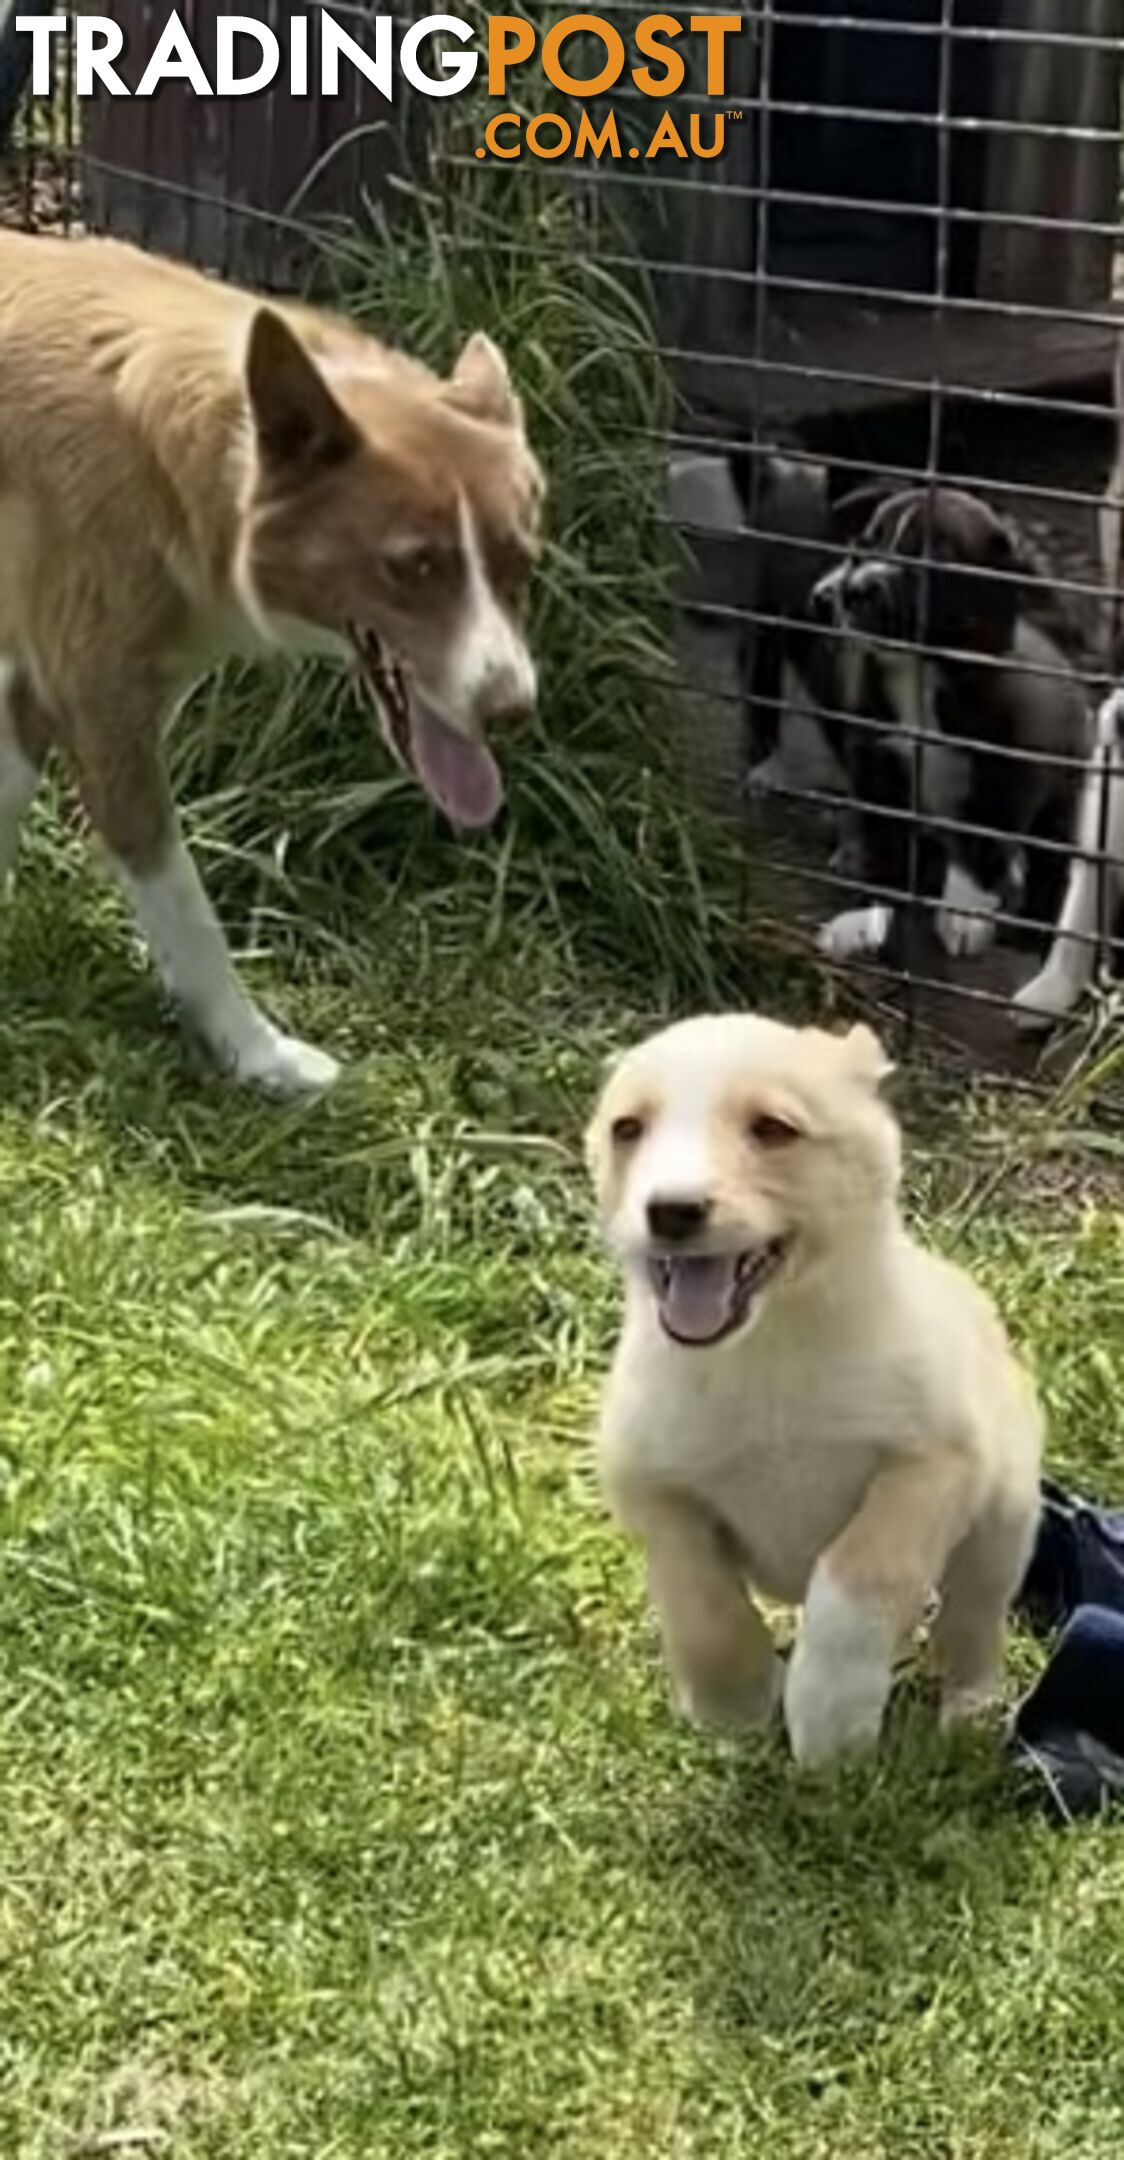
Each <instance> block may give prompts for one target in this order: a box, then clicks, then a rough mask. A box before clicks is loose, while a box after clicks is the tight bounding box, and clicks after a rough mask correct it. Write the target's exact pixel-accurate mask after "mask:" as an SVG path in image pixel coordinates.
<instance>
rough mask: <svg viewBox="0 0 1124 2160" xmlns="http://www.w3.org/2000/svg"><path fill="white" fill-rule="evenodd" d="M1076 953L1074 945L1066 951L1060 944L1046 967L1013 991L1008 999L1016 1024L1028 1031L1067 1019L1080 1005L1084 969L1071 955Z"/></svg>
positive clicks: (1083, 984) (1040, 1028)
mask: <svg viewBox="0 0 1124 2160" xmlns="http://www.w3.org/2000/svg"><path fill="white" fill-rule="evenodd" d="M1075 953H1077V948H1076V947H1071V948H1069V950H1068V951H1067V949H1066V947H1065V946H1064V945H1062V946H1061V947H1060V949H1058V950H1056V951H1055V952H1054V953H1052V954H1051V956H1050V958H1049V960H1048V961H1047V962H1046V965H1045V967H1044V968H1042V969H1041V970H1040V971H1039V973H1038V974H1037V975H1035V976H1034V977H1033V978H1032V980H1031V981H1030V982H1028V983H1024V984H1023V987H1022V989H1021V990H1018V991H1016V993H1015V996H1014V997H1013V999H1012V1000H1011V1003H1012V1007H1013V1010H1014V1015H1015V1025H1016V1026H1017V1027H1019V1028H1022V1029H1023V1030H1025V1032H1026V1033H1027V1034H1033V1033H1035V1032H1036V1031H1039V1030H1043V1029H1045V1028H1048V1027H1051V1026H1052V1025H1053V1024H1054V1022H1055V1021H1057V1020H1068V1018H1069V1016H1070V1014H1071V1013H1072V1012H1073V1011H1074V1010H1075V1009H1076V1007H1077V1006H1078V1005H1079V1004H1080V1002H1081V997H1082V994H1083V992H1084V989H1085V971H1084V969H1083V968H1082V967H1081V964H1080V958H1079V957H1078V958H1077V959H1076V961H1074V959H1072V958H1071V954H1075Z"/></svg>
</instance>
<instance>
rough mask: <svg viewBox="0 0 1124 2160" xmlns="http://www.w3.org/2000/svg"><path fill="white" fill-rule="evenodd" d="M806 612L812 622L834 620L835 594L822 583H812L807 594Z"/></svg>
mask: <svg viewBox="0 0 1124 2160" xmlns="http://www.w3.org/2000/svg"><path fill="white" fill-rule="evenodd" d="M808 613H809V615H810V616H811V619H812V621H813V622H814V623H826V624H831V623H833V622H834V621H835V594H834V592H831V591H829V590H828V589H827V588H826V587H825V586H823V585H813V587H812V590H811V592H810V593H809V595H808Z"/></svg>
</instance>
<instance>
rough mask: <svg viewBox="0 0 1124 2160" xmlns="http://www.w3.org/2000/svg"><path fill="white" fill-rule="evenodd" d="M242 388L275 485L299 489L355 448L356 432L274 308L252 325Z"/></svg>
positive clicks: (262, 311)
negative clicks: (306, 481) (244, 384)
mask: <svg viewBox="0 0 1124 2160" xmlns="http://www.w3.org/2000/svg"><path fill="white" fill-rule="evenodd" d="M246 390H247V394H248V396H249V400H250V412H251V415H252V417H253V422H254V429H255V432H256V434H257V439H258V445H259V448H260V450H261V454H262V461H263V464H264V466H265V468H266V469H267V471H268V473H269V475H270V478H271V479H272V480H273V481H274V482H278V483H281V484H287V485H290V486H296V485H299V483H300V482H301V481H303V480H310V479H312V478H313V476H314V475H315V474H317V473H320V472H325V471H327V470H328V468H329V467H330V466H333V465H339V464H342V462H343V460H344V459H345V458H347V457H350V456H351V454H352V452H353V451H354V450H357V449H358V447H359V431H358V429H357V428H356V427H355V426H354V425H353V423H352V422H351V421H350V420H349V419H348V417H347V414H346V413H345V412H344V410H343V408H342V406H340V405H338V404H337V403H336V400H335V398H334V397H333V396H332V393H331V391H330V390H329V388H328V385H327V383H326V382H325V380H324V377H323V376H322V374H321V373H320V370H319V368H318V367H317V365H316V363H315V361H314V360H313V358H312V356H311V354H310V353H308V352H306V351H305V348H304V346H303V345H302V344H301V342H300V339H299V338H298V337H296V336H295V335H294V333H293V331H292V330H290V328H289V325H288V323H287V322H285V321H284V320H283V318H282V317H281V316H280V315H278V314H276V313H275V312H274V310H273V309H272V308H268V307H263V308H259V309H258V312H257V314H256V315H255V316H254V319H253V322H252V323H251V324H250V336H249V342H248V344H247V347H246Z"/></svg>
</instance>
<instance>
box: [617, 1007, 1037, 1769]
mask: <svg viewBox="0 0 1124 2160" xmlns="http://www.w3.org/2000/svg"><path fill="white" fill-rule="evenodd" d="M889 1069H890V1068H889V1067H888V1065H887V1062H886V1059H885V1056H884V1054H883V1052H882V1050H881V1048H880V1046H879V1044H878V1042H877V1040H876V1038H875V1037H874V1036H873V1035H872V1034H871V1033H870V1031H869V1029H867V1028H864V1027H856V1028H853V1029H852V1030H851V1032H850V1034H848V1035H845V1036H836V1035H830V1034H826V1033H823V1032H821V1031H820V1030H819V1029H817V1028H803V1029H796V1028H789V1027H782V1026H780V1025H778V1024H777V1023H776V1022H774V1021H771V1020H763V1019H757V1018H750V1017H744V1016H740V1015H732V1014H731V1015H725V1016H716V1017H709V1018H702V1019H697V1020H689V1021H685V1022H683V1023H682V1024H681V1025H679V1026H676V1027H672V1028H669V1029H667V1030H666V1032H665V1033H663V1034H660V1035H657V1036H655V1037H654V1038H653V1039H652V1040H650V1041H649V1042H646V1043H644V1044H642V1045H641V1046H640V1047H639V1048H638V1049H635V1050H633V1051H631V1052H630V1053H628V1054H627V1055H626V1056H625V1057H624V1058H623V1059H622V1060H621V1062H620V1064H619V1065H618V1066H617V1068H616V1070H615V1071H614V1072H613V1074H612V1076H611V1078H610V1079H609V1081H608V1084H607V1086H606V1089H605V1092H604V1095H603V1097H602V1100H601V1102H600V1105H599V1107H598V1109H597V1112H596V1115H595V1117H594V1120H593V1124H592V1127H591V1129H590V1134H589V1157H590V1162H591V1166H592V1171H593V1176H594V1180H595V1183H596V1187H597V1193H598V1199H599V1203H600V1210H601V1216H602V1220H603V1224H604V1229H605V1232H606V1235H607V1238H608V1241H609V1244H610V1247H611V1248H612V1250H613V1252H614V1253H615V1255H616V1256H617V1258H618V1259H619V1261H620V1263H621V1265H622V1267H623V1270H624V1276H625V1285H626V1297H627V1304H626V1313H625V1321H624V1329H623V1333H622V1335H621V1338H620V1342H619V1345H618V1348H617V1353H616V1358H615V1362H614V1365H613V1370H612V1374H611V1377H610V1380H609V1383H608V1388H607V1392H606V1397H605V1404H604V1413H603V1419H602V1426H601V1436H600V1459H601V1468H602V1474H603V1478H604V1483H605V1487H606V1490H607V1493H608V1497H609V1500H610V1502H611V1504H612V1506H613V1508H614V1510H615V1512H616V1514H617V1516H618V1518H619V1520H620V1521H621V1523H622V1524H623V1525H624V1526H625V1527H626V1528H627V1529H629V1530H630V1531H632V1532H634V1533H635V1534H636V1535H637V1536H639V1537H640V1538H641V1539H642V1540H643V1542H644V1544H645V1546H646V1547H647V1556H648V1568H649V1582H650V1588H651V1595H652V1599H653V1602H654V1604H655V1608H656V1612H657V1614H658V1617H659V1621H660V1625H661V1628H662V1631H663V1636H664V1641H665V1646H666V1651H667V1657H668V1662H669V1665H670V1668H671V1674H672V1678H673V1682H674V1686H675V1689H676V1693H677V1696H678V1699H679V1701H680V1704H681V1706H682V1707H683V1708H684V1709H685V1710H686V1711H687V1712H688V1714H689V1715H691V1716H692V1717H694V1718H696V1719H697V1720H699V1721H701V1722H704V1723H711V1722H714V1723H718V1724H721V1725H750V1724H754V1723H756V1722H759V1721H761V1720H764V1719H766V1718H767V1717H768V1716H769V1715H770V1713H771V1711H772V1709H773V1707H774V1705H775V1703H776V1702H777V1701H778V1699H779V1698H780V1697H781V1695H782V1693H783V1700H784V1710H785V1717H786V1720H787V1725H788V1731H789V1735H790V1738H791V1742H792V1746H793V1750H794V1752H795V1754H796V1756H797V1759H798V1760H799V1761H801V1762H808V1763H815V1762H820V1761H822V1760H826V1759H827V1758H829V1757H831V1756H833V1755H835V1754H836V1753H837V1752H838V1751H840V1750H842V1749H844V1748H849V1747H851V1746H853V1745H855V1744H858V1743H868V1742H871V1741H873V1740H874V1739H875V1738H876V1736H877V1734H878V1733H879V1731H880V1728H881V1723H882V1716H883V1712H884V1709H885V1706H886V1702H887V1699H888V1696H889V1693H890V1686H891V1677H892V1671H893V1665H894V1660H895V1655H896V1653H897V1650H898V1648H899V1645H900V1644H901V1642H902V1639H903V1637H904V1636H905V1635H906V1634H907V1633H908V1631H909V1630H910V1629H911V1628H912V1627H913V1626H914V1625H915V1624H916V1623H917V1622H918V1621H919V1620H920V1619H921V1618H922V1616H923V1614H924V1612H925V1609H926V1606H927V1603H928V1601H929V1599H930V1598H931V1596H932V1594H933V1593H934V1592H935V1591H939V1593H940V1597H941V1606H940V1613H939V1617H938V1619H937V1621H936V1626H935V1631H934V1635H935V1648H936V1653H937V1658H938V1662H939V1664H940V1668H941V1674H942V1684H943V1706H944V1713H945V1715H946V1716H947V1717H950V1718H954V1717H956V1716H957V1715H958V1714H962V1713H965V1712H967V1711H970V1710H971V1709H972V1708H974V1707H975V1706H977V1705H979V1704H980V1703H982V1702H984V1701H987V1700H989V1699H990V1697H991V1696H992V1694H993V1692H994V1690H995V1688H996V1685H997V1681H998V1678H999V1671H1000V1658H1001V1652H1002V1643H1003V1634H1004V1623H1005V1617H1006V1613H1007V1608H1008V1605H1009V1602H1010V1600H1011V1598H1012V1596H1013V1595H1014V1592H1015V1591H1016V1589H1017V1587H1018V1585H1019V1582H1020V1580H1021V1578H1022V1575H1023V1572H1024V1569H1025V1566H1026V1563H1027V1561H1028V1559H1029V1556H1030V1551H1031V1547H1032V1543H1033V1537H1034V1530H1035V1524H1036V1520H1037V1513H1038V1471H1039V1446H1040V1417H1039V1412H1038V1409H1037V1405H1036V1403H1035V1400H1034V1396H1033V1393H1032V1390H1031V1388H1030V1385H1029V1383H1028V1381H1027V1379H1026V1378H1025V1376H1024V1374H1023V1373H1022V1372H1021V1371H1020V1369H1019V1367H1018V1365H1017V1364H1016V1362H1015V1359H1014V1357H1013V1355H1012V1353H1011V1350H1010V1348H1009V1346H1008V1343H1007V1341H1006V1338H1005V1336H1004V1332H1003V1329H1002V1326H1001V1325H1000V1322H999V1320H998V1318H997V1316H996V1314H995V1312H994V1310H993V1308H992V1306H991V1304H990V1303H989V1301H988V1299H987V1298H986V1297H984V1296H983V1295H982V1294H981V1292H980V1291H979V1290H978V1289H977V1288H976V1287H975V1286H974V1285H973V1284H972V1283H971V1282H970V1281H969V1280H968V1278H967V1276H965V1275H964V1274H962V1273H961V1272H960V1271H959V1269H957V1268H955V1267H952V1266H950V1265H949V1264H948V1262H946V1261H944V1260H941V1259H938V1258H937V1257H936V1256H935V1255H933V1254H931V1253H928V1252H926V1251H924V1250H923V1249H922V1248H921V1247H920V1246H919V1245H917V1244H915V1243H914V1241H913V1239H912V1238H911V1237H910V1235H909V1233H908V1231H907V1230H906V1228H905V1226H904V1224H903V1223H902V1220H901V1217H900V1214H899V1211H898V1199H897V1194H898V1182H899V1159H900V1144H899V1134H898V1128H897V1125H896V1122H895V1120H894V1118H893V1116H892V1114H891V1112H890V1111H889V1109H888V1108H887V1107H886V1104H885V1103H884V1101H883V1100H882V1098H881V1094H880V1088H881V1083H882V1081H883V1079H884V1077H885V1076H886V1074H887V1073H888V1071H889ZM752 1590H757V1591H760V1592H761V1593H763V1594H764V1595H765V1596H767V1597H770V1598H774V1599H778V1600H781V1601H783V1602H784V1603H787V1604H791V1605H800V1606H802V1607H803V1614H802V1621H801V1627H800V1633H799V1638H798V1642H797V1647H796V1649H795V1652H794V1654H793V1656H792V1659H791V1661H790V1663H789V1665H788V1669H787V1675H785V1676H784V1677H783V1681H782V1668H781V1665H780V1661H779V1659H778V1657H777V1655H776V1652H775V1650H774V1648H773V1644H772V1640H771V1638H770V1635H769V1632H768V1630H767V1628H766V1626H765V1622H764V1620H763V1619H762V1617H761V1615H760V1613H759V1612H758V1611H757V1609H756V1607H755V1606H754V1604H753V1602H752V1597H751V1595H750V1592H751V1591H752Z"/></svg>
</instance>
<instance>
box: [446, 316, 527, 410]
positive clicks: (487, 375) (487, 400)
mask: <svg viewBox="0 0 1124 2160" xmlns="http://www.w3.org/2000/svg"><path fill="white" fill-rule="evenodd" d="M447 395H448V398H449V402H450V404H451V405H455V406H456V408H457V410H458V412H463V413H467V414H468V415H469V418H470V419H473V420H491V421H493V422H494V423H495V424H496V425H497V426H498V427H517V426H518V425H519V422H520V420H521V419H522V417H523V408H522V406H521V405H520V403H519V399H518V398H517V397H516V395H515V391H514V389H513V388H512V383H511V376H510V375H509V374H508V370H507V361H506V360H505V359H504V356H503V354H502V352H501V351H500V349H499V346H498V345H494V344H493V343H492V340H491V338H490V337H487V336H485V333H484V331H483V330H474V331H473V333H472V336H471V337H470V338H469V340H468V343H467V344H466V345H465V346H464V348H463V350H462V352H461V356H460V359H459V360H458V361H457V364H456V366H455V367H454V369H453V372H452V374H451V375H450V377H449V384H448V392H447Z"/></svg>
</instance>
